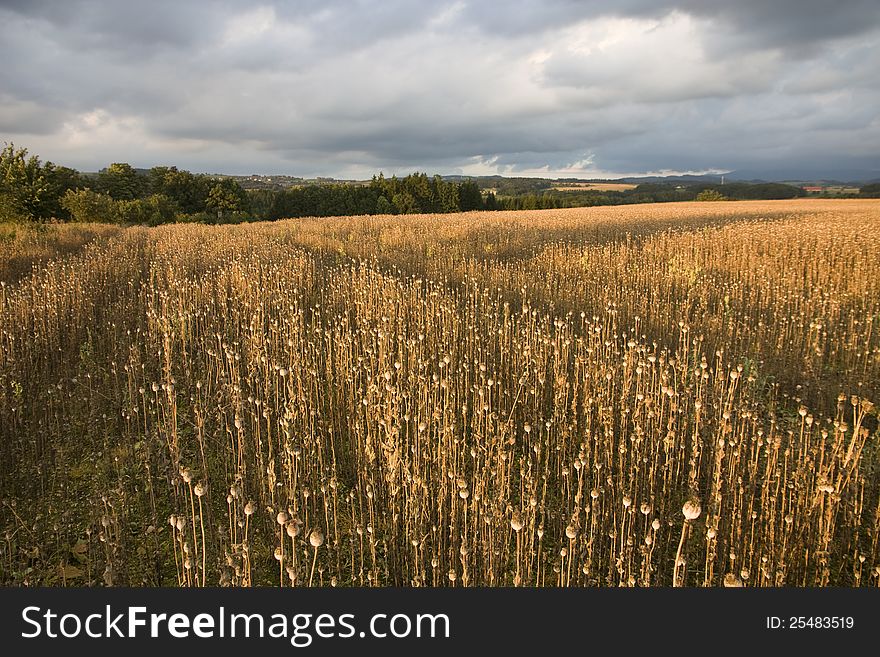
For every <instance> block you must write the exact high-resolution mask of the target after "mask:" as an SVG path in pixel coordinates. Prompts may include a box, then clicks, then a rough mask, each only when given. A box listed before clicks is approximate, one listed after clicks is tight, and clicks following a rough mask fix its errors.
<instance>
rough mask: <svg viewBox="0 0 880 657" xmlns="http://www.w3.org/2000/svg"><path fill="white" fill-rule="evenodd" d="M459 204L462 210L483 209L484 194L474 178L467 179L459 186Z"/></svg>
mask: <svg viewBox="0 0 880 657" xmlns="http://www.w3.org/2000/svg"><path fill="white" fill-rule="evenodd" d="M458 205H459V207H460V208H461V210H462V212H467V211H469V210H482V209H483V195H482V194H481V193H480V187H479V185H477V183H475V182H474V181H473V180H465V181H463V182H462V183H461V184H459V186H458Z"/></svg>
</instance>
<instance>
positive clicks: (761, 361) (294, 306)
mask: <svg viewBox="0 0 880 657" xmlns="http://www.w3.org/2000/svg"><path fill="white" fill-rule="evenodd" d="M10 231H11V232H10ZM0 240H2V241H0V277H2V283H3V285H0V490H2V496H0V498H2V499H0V532H2V533H0V536H2V537H3V540H2V541H0V584H5V585H15V586H24V585H51V586H70V585H76V586H82V585H98V586H103V585H134V586H140V585H148V586H158V585H165V586H169V585H170V586H217V585H223V586H252V585H274V586H319V585H323V586H328V585H337V586H353V585H356V586H455V587H458V586H474V585H480V586H513V585H516V586H743V585H745V586H829V585H835V586H877V585H878V584H880V495H878V493H880V490H878V489H880V480H878V475H877V473H878V471H880V448H878V445H880V441H878V438H880V436H878V432H877V411H876V408H875V406H874V404H873V403H872V402H877V401H878V400H880V330H878V329H880V326H878V324H880V201H868V200H853V201H846V200H819V199H799V200H795V201H768V202H727V203H676V204H672V203H669V204H658V205H636V206H618V207H597V208H578V209H565V210H537V211H525V212H483V213H477V212H472V213H463V214H451V215H406V216H374V217H366V216H360V217H340V218H321V219H317V218H308V219H297V220H286V221H279V222H275V223H259V224H241V225H228V226H205V225H197V224H177V225H165V226H160V227H157V228H152V229H147V228H139V227H135V228H125V229H123V228H116V229H106V228H103V227H95V226H64V227H49V228H46V229H44V230H43V231H40V232H39V233H34V234H31V233H30V232H29V231H28V229H21V228H15V229H14V230H13V229H11V228H10V229H4V232H3V233H2V234H0Z"/></svg>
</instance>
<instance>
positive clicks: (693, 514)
mask: <svg viewBox="0 0 880 657" xmlns="http://www.w3.org/2000/svg"><path fill="white" fill-rule="evenodd" d="M681 512H682V513H683V514H684V518H685V520H696V519H697V518H699V517H700V513H701V512H702V508H700V503H699V502H697V501H696V500H688V501H687V502H685V503H684V506H682V507H681Z"/></svg>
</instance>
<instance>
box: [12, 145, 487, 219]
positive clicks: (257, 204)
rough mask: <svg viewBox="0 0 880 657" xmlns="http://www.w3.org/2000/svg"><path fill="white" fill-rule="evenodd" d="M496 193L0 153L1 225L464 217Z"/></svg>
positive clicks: (417, 176) (420, 176)
mask: <svg viewBox="0 0 880 657" xmlns="http://www.w3.org/2000/svg"><path fill="white" fill-rule="evenodd" d="M496 206H497V204H496V202H495V196H494V194H491V193H489V194H485V195H484V194H483V193H482V192H481V190H480V188H479V186H478V185H477V184H476V183H475V182H473V181H471V180H464V181H461V182H448V181H444V180H443V179H442V178H441V177H440V176H434V177H428V175H427V174H424V173H414V174H411V175H408V176H406V177H403V178H398V177H396V176H392V177H391V178H386V177H385V176H384V175H382V174H380V175H379V176H374V177H373V179H372V180H371V181H370V182H369V183H367V184H351V183H348V184H312V185H303V186H297V187H292V188H288V189H283V190H266V189H259V190H247V191H246V190H245V189H244V188H242V186H241V185H240V184H239V182H238V181H237V180H235V179H234V178H230V177H223V176H211V175H206V174H195V173H191V172H189V171H185V170H181V169H178V168H177V167H174V166H157V167H153V168H152V169H149V170H146V171H144V170H138V169H135V168H134V167H132V166H131V165H130V164H127V163H124V162H117V163H113V164H110V165H109V166H108V167H106V168H105V169H102V170H101V171H100V172H98V173H97V174H83V173H80V172H78V171H76V170H74V169H71V168H69V167H63V166H58V165H56V164H54V163H52V162H45V163H44V162H42V161H41V160H40V158H39V157H38V156H36V155H30V154H28V151H27V149H25V148H16V147H15V146H14V145H13V144H8V145H6V146H5V147H4V149H3V150H2V152H0V221H34V222H45V221H50V220H56V221H76V222H102V223H123V224H146V225H150V226H155V225H158V224H163V223H170V222H175V221H191V222H203V223H239V222H243V221H262V220H276V219H282V218H287V217H305V216H317V217H321V216H337V215H359V214H360V215H363V214H414V213H434V212H467V211H469V210H486V209H489V210H491V209H495V208H496Z"/></svg>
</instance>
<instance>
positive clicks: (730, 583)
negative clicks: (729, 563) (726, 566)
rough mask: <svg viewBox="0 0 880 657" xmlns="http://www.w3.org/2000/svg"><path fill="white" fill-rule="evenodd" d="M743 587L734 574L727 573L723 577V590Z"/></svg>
mask: <svg viewBox="0 0 880 657" xmlns="http://www.w3.org/2000/svg"><path fill="white" fill-rule="evenodd" d="M742 585H743V583H742V580H741V579H740V578H739V576H738V575H737V574H736V573H727V574H726V575H725V576H724V587H725V588H739V587H741V586H742Z"/></svg>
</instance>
